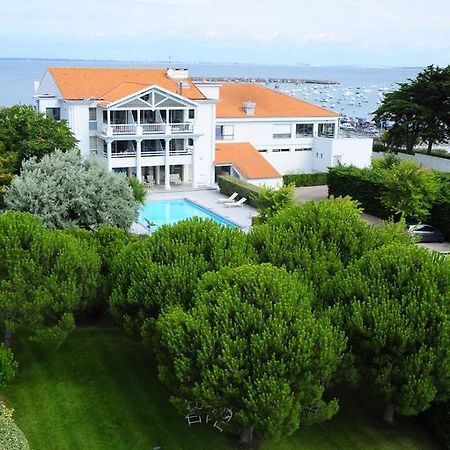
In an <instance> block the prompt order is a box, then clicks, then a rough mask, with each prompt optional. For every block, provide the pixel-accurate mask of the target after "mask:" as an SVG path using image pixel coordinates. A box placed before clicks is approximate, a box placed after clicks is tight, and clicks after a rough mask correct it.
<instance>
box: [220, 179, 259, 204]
mask: <svg viewBox="0 0 450 450" xmlns="http://www.w3.org/2000/svg"><path fill="white" fill-rule="evenodd" d="M217 183H218V184H219V189H220V192H222V194H224V195H227V196H230V195H231V194H233V193H234V192H237V193H238V194H239V196H240V197H245V198H246V199H247V201H248V203H249V204H250V205H252V206H254V207H255V208H257V206H258V196H259V193H260V192H261V188H260V187H258V186H255V185H254V184H250V183H247V182H246V181H242V180H239V179H237V178H234V177H232V176H230V175H222V176H220V177H219V178H218V180H217Z"/></svg>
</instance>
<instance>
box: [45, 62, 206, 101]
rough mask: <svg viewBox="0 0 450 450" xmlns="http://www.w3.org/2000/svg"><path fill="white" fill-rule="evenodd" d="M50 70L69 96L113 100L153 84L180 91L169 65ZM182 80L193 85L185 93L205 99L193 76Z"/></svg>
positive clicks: (65, 96)
mask: <svg viewBox="0 0 450 450" xmlns="http://www.w3.org/2000/svg"><path fill="white" fill-rule="evenodd" d="M48 70H49V72H50V74H51V75H52V77H53V79H54V80H55V83H56V85H57V86H58V89H59V90H60V92H61V95H62V96H63V97H64V98H65V99H67V100H82V99H85V98H94V99H96V100H105V101H106V103H111V102H114V101H117V100H120V99H121V98H124V97H127V96H128V95H131V94H133V93H134V92H139V91H141V90H143V89H145V88H146V87H148V86H151V85H157V86H160V87H162V88H163V89H166V90H168V91H171V92H173V93H176V94H179V88H178V86H177V82H179V81H181V80H175V79H173V78H169V77H168V76H167V75H166V70H165V69H132V68H129V69H125V68H114V67H107V68H100V67H50V68H49V69H48ZM182 81H183V82H186V83H189V85H190V87H189V88H183V92H182V94H181V95H183V97H186V98H188V99H191V100H203V99H205V96H204V95H203V94H202V93H201V92H200V91H199V89H198V88H197V86H195V84H194V83H193V82H192V81H191V80H190V79H183V80H182ZM103 104H105V102H103Z"/></svg>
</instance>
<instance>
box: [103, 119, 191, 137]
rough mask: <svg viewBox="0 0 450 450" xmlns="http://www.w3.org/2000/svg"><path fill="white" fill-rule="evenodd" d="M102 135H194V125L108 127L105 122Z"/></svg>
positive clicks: (186, 123) (125, 124) (147, 124)
mask: <svg viewBox="0 0 450 450" xmlns="http://www.w3.org/2000/svg"><path fill="white" fill-rule="evenodd" d="M101 132H102V134H104V135H106V136H123V135H127V136H143V135H149V134H163V135H170V134H184V133H193V132H194V124H193V123H192V122H184V123H170V124H166V123H164V122H160V123H142V124H129V123H119V124H118V123H115V124H110V125H108V124H107V123H105V122H103V123H102V127H101Z"/></svg>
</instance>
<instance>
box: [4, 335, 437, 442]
mask: <svg viewBox="0 0 450 450" xmlns="http://www.w3.org/2000/svg"><path fill="white" fill-rule="evenodd" d="M16 353H17V358H18V359H19V361H20V362H21V367H20V371H19V375H18V377H17V378H16V380H15V382H14V383H13V384H12V385H10V386H9V388H8V389H7V390H6V392H4V394H6V396H7V398H8V400H9V401H10V403H11V405H12V406H13V407H14V408H15V411H16V412H15V418H16V421H17V423H18V424H19V426H20V427H21V428H22V430H23V431H24V432H25V434H26V435H27V437H28V440H29V442H30V445H31V447H32V449H33V450H53V449H55V450H65V449H70V450H75V449H80V450H85V449H86V450H100V449H102V450H103V449H104V450H122V449H123V450H127V449H130V450H131V449H132V450H141V449H142V450H144V449H150V450H151V449H153V447H154V446H156V445H160V446H161V449H162V450H181V449H183V450H221V449H227V450H231V449H232V448H233V447H232V445H231V444H230V440H229V439H228V438H227V436H226V435H224V434H221V433H220V432H218V431H216V430H214V429H212V428H211V427H209V426H206V425H192V426H191V427H189V426H188V425H187V424H186V422H185V421H184V419H183V418H182V417H180V415H179V414H178V413H177V412H176V410H175V409H174V408H173V407H172V406H171V404H170V403H169V400H168V399H169V393H168V391H167V389H165V388H164V387H163V386H162V385H161V384H160V383H159V382H158V380H157V376H156V368H155V365H154V362H153V360H152V359H151V357H150V356H149V354H150V352H149V350H148V349H145V348H144V347H142V346H141V345H139V344H137V343H135V342H133V341H131V340H129V339H127V338H125V337H123V335H122V334H121V332H120V331H119V330H117V329H114V328H82V329H79V330H78V331H77V332H76V333H75V334H74V335H73V336H72V337H71V338H70V339H69V340H68V341H67V342H66V343H65V344H64V345H63V346H62V347H61V348H60V349H59V350H56V351H42V350H41V349H39V348H38V347H36V346H33V345H30V344H28V343H27V344H25V345H18V347H17V349H16ZM365 402H366V400H365V399H364V398H361V399H360V404H359V406H358V403H356V404H355V401H354V400H350V401H348V402H344V404H343V407H342V411H341V412H340V414H339V415H338V416H337V417H336V418H334V419H333V420H331V421H329V422H326V423H325V424H321V425H316V426H313V427H308V428H305V429H303V430H301V431H299V432H298V433H296V434H294V435H293V436H291V437H288V438H285V439H283V440H282V441H281V442H276V443H274V442H265V443H263V444H262V446H261V447H262V449H263V450H272V449H275V450H327V449H330V450H331V449H333V450H358V449H361V450H415V449H417V450H419V449H420V450H428V449H430V450H435V449H437V447H435V446H434V445H433V444H432V443H431V441H430V440H429V437H428V435H427V434H426V433H425V432H424V430H423V429H422V428H421V426H420V425H419V424H418V423H417V422H416V421H414V420H413V421H410V420H408V421H401V422H400V423H399V424H397V425H396V426H394V427H388V426H386V425H384V424H383V423H382V422H381V421H379V420H378V419H376V418H373V417H372V416H371V415H370V414H369V413H368V410H369V409H370V408H368V407H367V405H366V404H365Z"/></svg>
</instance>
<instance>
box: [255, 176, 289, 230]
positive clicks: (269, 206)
mask: <svg viewBox="0 0 450 450" xmlns="http://www.w3.org/2000/svg"><path fill="white" fill-rule="evenodd" d="M294 189H295V185H294V184H289V185H287V186H282V187H280V188H279V189H272V188H269V187H264V188H262V189H261V191H260V192H259V194H258V198H257V200H256V204H257V209H258V213H259V215H258V216H256V217H254V218H253V224H254V225H260V224H262V223H265V222H267V221H268V220H269V219H270V218H271V217H272V216H274V215H275V214H276V213H277V212H278V211H280V210H281V209H284V208H289V207H291V206H294V205H295V198H294Z"/></svg>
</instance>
